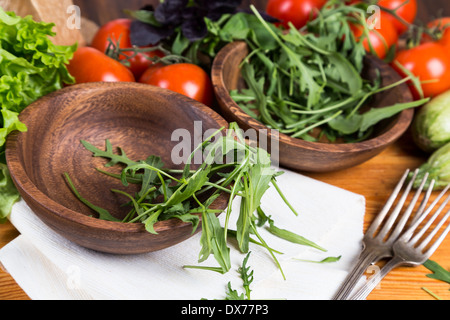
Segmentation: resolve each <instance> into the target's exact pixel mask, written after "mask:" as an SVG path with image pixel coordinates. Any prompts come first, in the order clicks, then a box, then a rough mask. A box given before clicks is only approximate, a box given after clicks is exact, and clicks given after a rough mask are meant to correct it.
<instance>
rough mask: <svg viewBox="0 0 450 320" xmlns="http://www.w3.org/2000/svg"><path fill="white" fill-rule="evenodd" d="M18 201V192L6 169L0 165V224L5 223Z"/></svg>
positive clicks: (3, 165)
mask: <svg viewBox="0 0 450 320" xmlns="http://www.w3.org/2000/svg"><path fill="white" fill-rule="evenodd" d="M19 199H20V196H19V192H18V191H17V189H16V187H15V186H14V183H13V182H12V180H11V176H10V175H9V170H8V167H7V166H6V165H5V164H3V163H0V223H3V222H5V221H6V218H7V217H8V215H9V213H10V212H11V209H12V206H13V205H14V203H16V202H17V201H18V200H19Z"/></svg>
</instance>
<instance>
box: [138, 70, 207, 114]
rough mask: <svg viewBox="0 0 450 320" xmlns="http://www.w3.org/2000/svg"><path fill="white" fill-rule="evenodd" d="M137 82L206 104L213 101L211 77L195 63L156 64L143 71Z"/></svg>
mask: <svg viewBox="0 0 450 320" xmlns="http://www.w3.org/2000/svg"><path fill="white" fill-rule="evenodd" d="M139 82H141V83H146V84H150V85H154V86H157V87H161V88H166V89H169V90H172V91H175V92H178V93H181V94H184V95H186V96H188V97H190V98H192V99H195V100H197V101H200V102H201V103H203V104H205V105H207V106H212V103H213V88H212V84H211V79H210V78H209V76H208V74H207V73H206V72H205V71H204V70H203V69H202V68H200V67H199V66H197V65H195V64H190V63H177V64H171V65H167V66H163V65H156V66H153V67H150V68H149V69H148V70H147V71H145V72H144V74H143V75H142V77H141V78H140V80H139Z"/></svg>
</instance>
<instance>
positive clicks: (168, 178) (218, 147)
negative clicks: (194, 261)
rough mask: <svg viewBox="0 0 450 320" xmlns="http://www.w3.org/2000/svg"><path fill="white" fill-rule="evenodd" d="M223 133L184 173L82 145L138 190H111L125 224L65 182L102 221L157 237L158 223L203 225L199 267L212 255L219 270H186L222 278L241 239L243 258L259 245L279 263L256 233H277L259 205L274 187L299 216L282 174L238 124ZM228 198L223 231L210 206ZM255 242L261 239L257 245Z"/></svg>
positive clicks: (203, 146)
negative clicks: (120, 201) (231, 242)
mask: <svg viewBox="0 0 450 320" xmlns="http://www.w3.org/2000/svg"><path fill="white" fill-rule="evenodd" d="M221 132H222V130H218V131H217V132H216V133H214V134H213V135H211V136H210V137H209V138H207V139H205V141H204V142H203V143H201V144H200V145H198V146H197V148H196V149H195V150H194V151H193V152H192V153H191V155H190V157H189V158H188V159H187V161H186V164H185V166H184V168H183V169H168V168H166V167H165V165H164V163H163V162H162V161H161V159H160V158H159V157H158V156H150V157H148V158H147V159H146V160H145V161H133V160H131V159H129V158H128V157H127V156H126V154H125V152H124V151H123V149H121V148H119V150H120V153H119V154H117V153H115V152H114V149H115V148H113V146H112V145H111V143H110V142H109V141H108V140H107V141H106V149H105V150H101V149H99V148H97V147H96V146H94V145H92V144H90V143H88V142H86V141H82V144H83V146H84V147H85V148H86V149H87V150H88V151H90V152H92V154H93V156H94V157H101V158H106V159H108V160H109V162H108V163H107V164H106V167H112V166H116V165H122V166H124V168H123V169H121V173H120V174H117V173H116V174H113V173H111V172H107V171H105V170H103V169H98V170H99V171H100V172H101V173H104V174H106V175H109V176H111V177H112V178H116V179H120V180H121V182H122V184H123V186H124V187H127V186H128V185H129V184H137V185H138V186H139V188H138V189H139V191H138V192H128V191H125V190H118V189H113V190H111V191H112V192H115V193H117V194H119V195H122V196H124V199H125V200H124V205H128V206H129V208H130V209H129V213H128V214H127V215H126V217H125V218H123V219H122V220H119V219H117V218H115V217H114V214H113V213H110V212H108V211H106V210H104V209H102V208H101V207H99V206H98V205H100V204H92V203H90V202H89V200H88V199H86V198H84V196H83V195H81V194H79V193H78V191H77V188H76V186H75V185H74V184H73V182H72V180H71V179H70V177H69V175H67V174H66V175H65V178H66V181H67V183H68V185H69V187H70V188H71V190H72V191H73V193H74V194H75V195H76V196H77V197H78V198H79V200H81V201H82V202H83V203H84V204H85V205H87V206H88V207H90V208H91V209H92V210H94V211H95V212H97V213H98V216H99V218H100V219H104V220H109V221H116V222H123V223H143V224H144V226H145V229H146V230H147V231H148V232H150V233H153V234H157V232H156V231H155V229H156V228H155V225H156V224H157V223H158V222H159V221H165V220H169V219H180V220H182V221H183V222H187V223H191V224H192V231H193V232H195V231H196V229H197V227H198V226H199V224H200V223H201V227H202V235H201V238H200V242H201V250H200V253H199V262H203V261H205V260H207V259H208V257H209V256H210V255H213V256H214V258H215V260H216V261H217V262H218V264H219V267H203V266H185V267H186V268H200V269H207V270H212V271H217V272H220V273H225V272H227V271H228V270H230V268H231V262H230V249H229V247H228V245H227V239H228V238H229V237H233V238H236V239H237V243H238V247H239V250H240V251H241V252H244V253H246V252H249V244H250V243H256V244H258V245H261V246H263V247H265V248H266V249H267V250H268V251H269V253H270V254H271V255H272V257H273V258H274V260H275V261H276V262H277V259H276V256H275V253H279V252H277V251H275V250H274V249H272V248H270V247H269V246H268V245H267V244H266V243H265V241H264V239H263V238H262V237H261V235H260V233H259V232H258V228H260V227H262V226H264V225H265V224H270V226H267V228H268V229H269V231H271V230H273V229H274V228H275V227H274V221H273V220H272V219H271V217H270V216H267V215H266V214H265V213H264V212H263V210H262V209H261V199H262V198H263V196H264V194H265V193H266V191H267V190H268V189H269V187H270V186H271V185H272V186H273V187H274V188H275V190H276V191H277V192H278V194H279V195H280V197H281V198H282V200H283V201H284V202H285V203H286V204H287V206H288V207H289V208H290V209H291V211H292V212H293V213H294V214H295V215H298V213H297V212H296V211H295V209H294V208H293V207H292V205H291V204H290V203H289V202H288V200H287V199H286V198H285V196H284V195H283V193H282V191H281V189H280V187H279V186H278V185H277V182H276V178H277V176H279V175H280V174H282V172H278V171H277V170H275V168H273V167H272V166H271V159H270V155H269V154H268V153H267V151H265V150H264V149H261V148H258V147H251V146H249V145H248V144H247V143H246V142H245V139H244V137H243V135H242V130H240V129H239V128H238V126H237V124H235V123H231V124H230V127H229V129H228V130H227V132H226V134H225V135H222V134H221ZM198 151H200V152H201V154H202V155H203V157H202V159H203V162H202V163H201V164H195V165H196V166H197V165H199V167H198V168H194V167H193V164H192V160H193V159H194V156H195V154H196V153H197V152H198ZM224 192H225V193H226V194H228V195H229V201H228V205H227V208H226V209H225V210H224V214H225V218H224V225H223V226H222V225H221V222H220V221H219V218H218V215H219V214H220V213H221V212H222V210H219V211H218V210H214V209H211V208H210V206H211V204H212V203H213V202H214V201H215V200H216V199H217V198H218V197H219V195H220V194H222V193H224ZM236 197H240V198H241V205H240V210H239V212H238V218H237V220H236V221H237V222H236V230H231V229H229V221H230V216H231V214H232V204H233V201H234V199H235V198H236ZM198 214H200V217H201V219H200V217H199V215H198ZM276 235H278V236H279V237H280V238H283V239H285V240H286V241H292V236H293V233H292V232H289V234H287V231H284V233H282V232H278V233H276ZM286 235H287V236H286ZM253 236H255V237H256V238H257V239H253ZM297 239H302V241H296V243H297V244H300V245H307V246H311V247H315V248H318V249H320V250H324V249H322V248H321V247H319V246H318V245H316V244H315V243H314V242H312V241H309V240H307V239H305V238H302V237H299V236H298V237H297ZM277 263H278V262H277ZM278 265H279V264H278ZM279 267H280V266H279ZM280 270H281V267H280Z"/></svg>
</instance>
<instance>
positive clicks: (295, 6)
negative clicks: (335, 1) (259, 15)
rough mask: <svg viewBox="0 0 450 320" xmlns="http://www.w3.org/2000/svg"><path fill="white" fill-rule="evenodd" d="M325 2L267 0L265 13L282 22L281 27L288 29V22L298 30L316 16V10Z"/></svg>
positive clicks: (324, 0) (314, 0) (319, 0)
mask: <svg viewBox="0 0 450 320" xmlns="http://www.w3.org/2000/svg"><path fill="white" fill-rule="evenodd" d="M326 2H327V0H269V2H268V3H267V7H266V12H267V14H269V15H270V16H272V17H274V18H277V19H278V20H280V21H282V23H281V24H282V25H284V26H285V27H286V28H289V26H288V22H289V21H290V22H292V24H293V25H294V26H295V27H296V28H297V29H300V28H301V27H303V26H304V25H306V23H307V22H308V21H309V20H310V19H311V18H314V17H315V16H316V14H315V12H316V10H319V9H320V8H322V7H323V6H324V4H325V3H326Z"/></svg>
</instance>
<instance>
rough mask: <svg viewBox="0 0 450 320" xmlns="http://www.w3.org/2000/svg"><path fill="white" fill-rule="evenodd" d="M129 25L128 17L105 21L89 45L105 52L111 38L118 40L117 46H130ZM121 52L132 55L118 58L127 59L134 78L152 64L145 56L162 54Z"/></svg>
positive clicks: (159, 54)
mask: <svg viewBox="0 0 450 320" xmlns="http://www.w3.org/2000/svg"><path fill="white" fill-rule="evenodd" d="M130 26H131V20H130V19H116V20H112V21H110V22H108V23H106V24H105V25H103V26H102V27H101V28H100V29H99V30H98V31H97V33H96V34H95V36H94V38H93V40H92V43H91V46H92V47H93V48H96V49H98V50H100V51H101V52H106V50H107V49H108V46H109V45H110V40H111V41H113V42H114V43H117V42H118V41H119V48H121V49H130V48H132V47H133V46H132V44H131V39H130ZM123 54H124V55H126V56H128V57H132V58H127V57H126V56H124V55H120V57H119V59H120V60H125V59H127V60H128V62H129V64H130V65H129V67H128V68H129V69H130V70H131V71H132V72H133V74H134V76H135V77H136V79H139V77H140V76H141V75H142V74H143V73H144V71H145V70H147V69H148V68H149V67H150V66H151V65H152V64H153V62H152V61H151V60H149V59H147V57H154V56H162V53H161V52H159V51H150V52H140V53H138V54H137V55H135V56H134V52H123ZM133 56H134V57H133Z"/></svg>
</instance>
